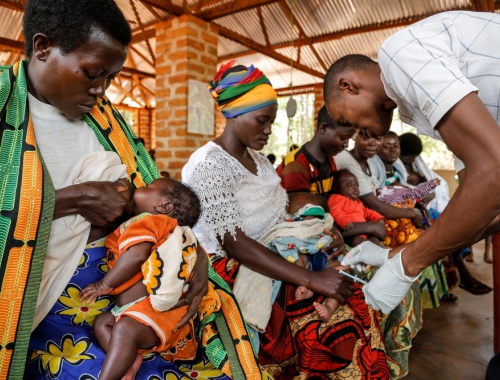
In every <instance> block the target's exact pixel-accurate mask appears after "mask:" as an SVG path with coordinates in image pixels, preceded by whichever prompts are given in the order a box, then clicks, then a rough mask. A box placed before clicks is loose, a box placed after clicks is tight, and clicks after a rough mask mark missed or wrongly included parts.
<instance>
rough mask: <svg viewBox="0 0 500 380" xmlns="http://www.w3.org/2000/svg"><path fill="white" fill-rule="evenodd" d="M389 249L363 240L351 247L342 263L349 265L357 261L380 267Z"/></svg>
mask: <svg viewBox="0 0 500 380" xmlns="http://www.w3.org/2000/svg"><path fill="white" fill-rule="evenodd" d="M389 252H390V249H388V248H382V247H380V246H378V245H376V244H373V243H372V242H371V241H365V242H364V243H361V244H360V245H357V246H356V247H354V248H353V249H351V250H350V251H349V252H347V254H346V255H345V256H344V259H343V260H342V265H345V266H351V265H356V264H358V263H363V264H366V265H371V266H374V267H381V266H382V265H384V264H385V262H386V261H387V258H388V256H389Z"/></svg>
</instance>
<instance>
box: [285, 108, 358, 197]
mask: <svg viewBox="0 0 500 380" xmlns="http://www.w3.org/2000/svg"><path fill="white" fill-rule="evenodd" d="M354 133H356V128H354V127H351V126H348V127H339V126H338V125H337V124H335V123H334V122H333V120H332V119H331V118H330V116H328V111H327V110H326V107H325V106H323V107H321V109H320V110H319V113H318V127H317V130H316V133H315V135H314V136H313V138H312V140H311V141H309V142H308V143H306V144H304V145H302V147H300V148H298V149H295V150H293V151H291V152H290V153H288V155H286V157H285V158H284V159H283V162H282V163H281V164H280V165H279V166H278V169H277V172H278V175H279V176H280V177H281V186H283V187H284V188H285V190H286V191H287V193H294V192H308V193H309V192H310V193H311V194H320V195H322V196H323V197H324V198H325V200H327V199H328V197H329V196H330V194H331V190H332V183H333V172H334V171H335V170H337V167H336V166H335V161H334V160H333V156H335V155H336V154H337V153H340V152H342V151H343V150H344V149H346V148H347V145H348V143H349V139H350V138H351V137H352V136H353V135H354Z"/></svg>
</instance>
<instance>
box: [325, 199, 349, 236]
mask: <svg viewBox="0 0 500 380" xmlns="http://www.w3.org/2000/svg"><path fill="white" fill-rule="evenodd" d="M345 199H347V198H345ZM345 199H344V198H341V197H335V196H332V197H330V199H329V201H328V207H329V208H330V214H331V215H332V217H333V220H334V221H335V224H336V225H337V226H339V227H340V228H342V229H343V230H344V231H348V230H349V229H350V228H347V229H345V228H346V227H347V225H348V224H349V223H352V219H351V216H350V215H349V214H348V213H347V212H346V211H345V209H344V207H347V206H346V201H345ZM351 228H352V226H351Z"/></svg>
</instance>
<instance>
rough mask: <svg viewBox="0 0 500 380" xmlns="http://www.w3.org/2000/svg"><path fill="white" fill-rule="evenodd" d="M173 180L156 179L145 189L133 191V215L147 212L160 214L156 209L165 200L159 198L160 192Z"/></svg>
mask: <svg viewBox="0 0 500 380" xmlns="http://www.w3.org/2000/svg"><path fill="white" fill-rule="evenodd" d="M172 181H174V180H173V179H170V178H158V179H155V180H154V181H153V182H151V183H150V184H149V185H148V186H146V187H140V188H138V189H136V190H135V191H134V196H133V197H132V201H133V204H134V215H139V214H142V213H143V212H149V213H151V214H160V212H159V211H158V208H159V207H160V205H162V204H163V203H165V198H164V197H162V196H161V190H162V189H164V188H165V187H169V186H171V185H172Z"/></svg>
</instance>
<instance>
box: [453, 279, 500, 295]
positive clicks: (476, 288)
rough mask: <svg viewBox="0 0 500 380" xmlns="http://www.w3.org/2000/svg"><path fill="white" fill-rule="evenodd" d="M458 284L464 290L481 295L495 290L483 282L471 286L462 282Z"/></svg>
mask: <svg viewBox="0 0 500 380" xmlns="http://www.w3.org/2000/svg"><path fill="white" fill-rule="evenodd" d="M458 286H460V287H461V288H462V289H463V290H466V291H468V292H469V293H472V294H474V295H475V296H479V295H482V294H488V293H489V292H491V291H492V290H493V288H490V287H489V286H488V285H486V284H484V283H482V282H481V283H479V284H475V285H471V286H466V285H464V284H462V283H460V284H458Z"/></svg>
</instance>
